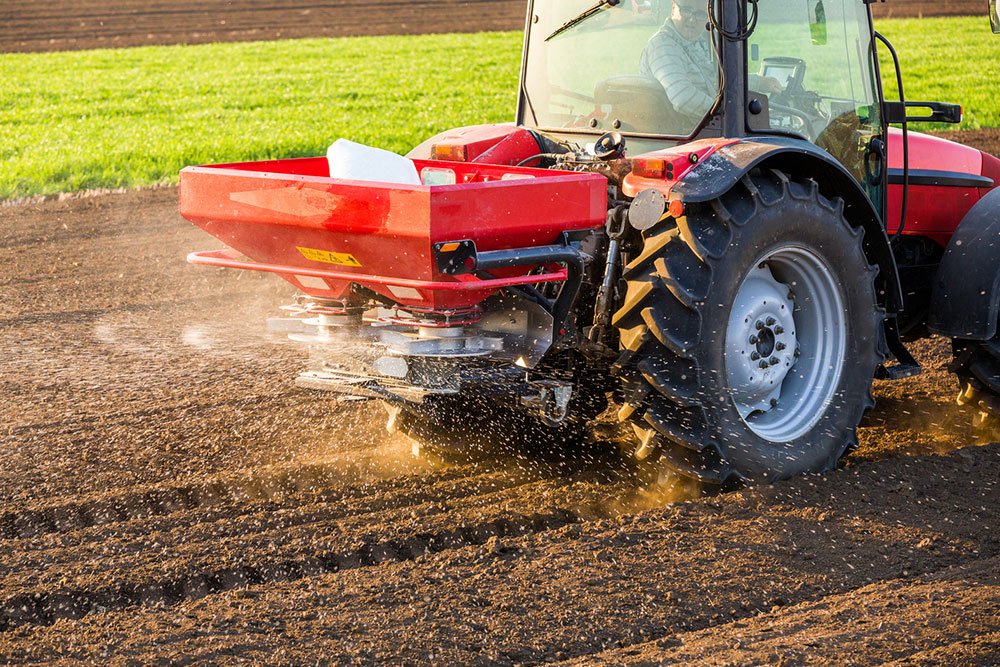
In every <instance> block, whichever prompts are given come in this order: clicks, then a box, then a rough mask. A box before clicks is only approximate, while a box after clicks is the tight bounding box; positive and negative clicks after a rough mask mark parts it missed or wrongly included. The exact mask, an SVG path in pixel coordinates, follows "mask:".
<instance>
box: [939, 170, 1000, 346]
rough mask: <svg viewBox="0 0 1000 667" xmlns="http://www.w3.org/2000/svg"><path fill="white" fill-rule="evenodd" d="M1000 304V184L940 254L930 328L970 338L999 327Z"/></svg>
mask: <svg viewBox="0 0 1000 667" xmlns="http://www.w3.org/2000/svg"><path fill="white" fill-rule="evenodd" d="M998 310H1000V188H994V189H993V190H990V192H988V193H987V194H986V196H984V197H983V198H982V199H980V200H979V201H978V202H977V203H976V205H975V206H973V207H972V208H971V209H970V210H969V212H968V213H966V214H965V217H964V218H962V222H961V224H959V226H958V229H957V230H955V234H954V235H953V236H952V237H951V241H950V242H949V243H948V247H947V248H946V249H945V251H944V257H942V258H941V264H940V266H939V267H938V271H937V276H936V277H935V279H934V291H933V292H932V293H931V308H930V313H929V314H928V317H927V328H928V329H930V330H931V332H933V333H936V334H941V335H942V336H949V337H951V338H964V339H968V340H989V339H990V338H993V336H995V335H996V333H997V315H998Z"/></svg>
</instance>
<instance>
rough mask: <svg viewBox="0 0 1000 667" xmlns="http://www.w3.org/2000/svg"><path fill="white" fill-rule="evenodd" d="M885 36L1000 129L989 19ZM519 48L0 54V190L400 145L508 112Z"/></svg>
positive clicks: (936, 90) (326, 42)
mask: <svg viewBox="0 0 1000 667" xmlns="http://www.w3.org/2000/svg"><path fill="white" fill-rule="evenodd" d="M879 29H880V30H881V31H883V33H884V34H886V35H887V36H888V37H889V38H890V39H891V40H893V42H894V43H895V44H896V47H897V50H899V51H900V54H901V56H902V58H903V71H904V75H905V77H906V78H905V83H906V86H907V96H908V97H909V98H911V99H940V100H944V101H960V102H961V103H962V104H964V105H965V109H966V121H965V123H964V124H963V127H970V128H978V127H1000V96H998V95H997V94H996V85H997V81H998V80H1000V38H997V37H995V36H993V35H992V34H990V32H989V26H988V23H986V21H985V20H984V19H981V18H950V19H924V20H922V21H914V20H893V21H882V22H880V25H879ZM943 35H946V36H947V38H946V39H945V38H942V36H943ZM520 52H521V35H520V33H480V34H474V35H421V36H409V37H375V38H348V39H311V40H297V41H280V42H256V43H234V44H210V45H204V46H172V47H144V48H135V49H123V50H96V51H76V52H58V53H38V54H0V81H2V82H3V84H4V85H3V86H0V199H7V198H14V197H21V196H25V195H32V194H45V193H54V192H64V191H75V190H82V189H88V188H97V187H121V186H135V185H143V184H149V183H157V182H163V181H168V182H169V181H176V178H177V171H178V170H179V169H181V168H182V167H184V166H185V165H189V164H204V163H213V162H232V161H241V160H258V159H268V158H276V157H296V156H303V155H318V154H323V153H324V152H325V150H326V147H327V146H328V145H329V144H330V143H331V142H332V141H333V140H335V139H337V138H339V137H345V138H348V139H352V140H354V141H358V142H361V143H365V144H369V145H373V146H379V147H383V148H387V149H389V150H394V151H397V152H405V151H406V150H408V149H409V148H410V147H411V146H413V145H414V144H416V143H418V142H419V141H421V140H422V139H424V138H426V137H428V136H430V135H431V134H434V133H435V132H438V131H440V130H444V129H447V128H450V127H456V126H461V125H468V124H473V123H479V122H496V121H505V120H511V119H512V118H513V110H514V105H515V101H516V96H515V88H516V85H517V76H518V64H519V59H520ZM887 74H890V75H891V72H889V73H887Z"/></svg>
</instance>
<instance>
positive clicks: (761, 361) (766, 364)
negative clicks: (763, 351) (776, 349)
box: [757, 359, 768, 368]
mask: <svg viewBox="0 0 1000 667" xmlns="http://www.w3.org/2000/svg"><path fill="white" fill-rule="evenodd" d="M757 365H758V366H760V367H761V368H767V367H768V363H767V360H766V359H761V360H760V363H759V364H757Z"/></svg>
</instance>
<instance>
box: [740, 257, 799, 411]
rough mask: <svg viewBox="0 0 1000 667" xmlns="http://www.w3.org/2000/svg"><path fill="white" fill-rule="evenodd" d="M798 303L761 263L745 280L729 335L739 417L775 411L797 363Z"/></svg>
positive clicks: (785, 286) (788, 290)
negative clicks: (790, 373) (794, 313)
mask: <svg viewBox="0 0 1000 667" xmlns="http://www.w3.org/2000/svg"><path fill="white" fill-rule="evenodd" d="M794 309H795V303H794V300H793V298H792V295H791V290H790V289H789V288H788V286H787V285H784V284H782V283H780V282H778V280H777V279H775V277H774V276H773V275H772V274H771V269H770V268H769V267H768V266H767V265H765V264H761V265H760V266H758V267H757V268H755V269H753V270H752V271H751V272H750V273H749V274H748V275H747V278H746V280H745V281H744V282H743V285H742V287H741V288H740V291H739V294H738V295H737V298H736V302H735V303H734V304H733V310H732V314H731V316H730V320H729V322H730V324H729V330H728V331H727V332H726V343H727V344H726V360H727V363H726V371H727V375H728V379H729V387H730V388H731V390H732V392H733V399H734V400H735V402H736V406H737V409H738V410H739V412H740V416H741V417H743V418H744V419H745V418H746V417H747V416H749V415H750V414H751V413H753V412H755V411H767V410H770V409H771V408H773V407H775V404H776V402H777V401H778V400H779V397H780V394H781V384H782V382H783V381H784V379H785V376H786V375H787V374H788V372H789V370H791V368H792V366H793V365H794V364H795V351H796V349H797V347H798V341H797V340H796V337H795V319H794V317H793V315H792V313H793V311H794Z"/></svg>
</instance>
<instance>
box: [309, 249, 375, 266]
mask: <svg viewBox="0 0 1000 667" xmlns="http://www.w3.org/2000/svg"><path fill="white" fill-rule="evenodd" d="M295 247H296V248H297V249H298V251H299V252H301V253H302V256H303V257H305V258H306V259H311V260H312V261H314V262H326V263H327V264H337V265H338V266H361V262H359V261H358V260H356V259H355V258H354V255H352V254H350V253H347V252H330V251H329V250H316V249H315V248H299V247H298V246H295Z"/></svg>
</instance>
